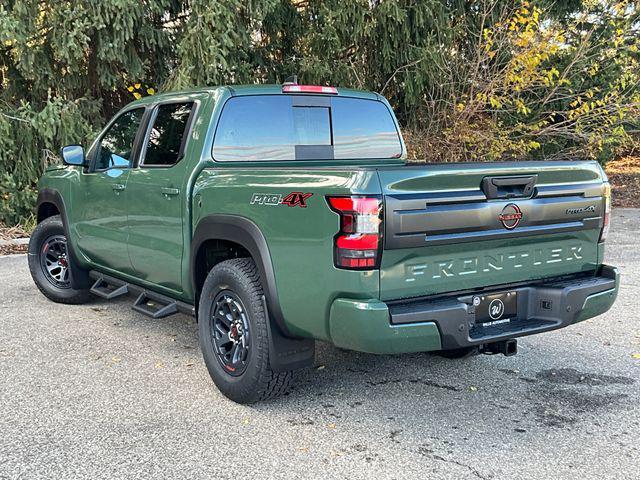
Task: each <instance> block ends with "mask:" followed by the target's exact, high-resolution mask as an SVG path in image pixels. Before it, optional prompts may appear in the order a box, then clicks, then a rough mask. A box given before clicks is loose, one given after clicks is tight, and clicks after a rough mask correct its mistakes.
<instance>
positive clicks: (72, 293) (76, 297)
mask: <svg viewBox="0 0 640 480" xmlns="http://www.w3.org/2000/svg"><path fill="white" fill-rule="evenodd" d="M51 237H63V238H64V239H65V240H66V232H65V229H64V225H63V224H62V219H61V218H60V215H55V216H53V217H49V218H47V219H45V220H43V221H42V222H40V223H39V224H38V226H37V227H36V228H35V230H34V231H33V233H32V234H31V239H30V240H29V255H28V258H29V271H30V272H31V278H33V281H34V282H35V284H36V286H37V287H38V289H39V290H40V291H41V292H42V293H43V294H44V296H45V297H47V298H48V299H49V300H53V301H54V302H57V303H66V304H71V305H77V304H81V303H86V302H88V301H89V299H90V298H91V295H90V293H89V290H77V289H74V288H71V287H70V286H69V287H66V288H60V287H59V286H56V285H54V284H53V283H51V281H49V280H48V279H47V274H45V272H44V270H43V268H42V264H41V261H40V260H41V256H42V255H43V248H44V244H45V242H46V241H47V239H49V238H51ZM66 261H67V262H71V258H70V257H69V256H68V255H67V257H66Z"/></svg>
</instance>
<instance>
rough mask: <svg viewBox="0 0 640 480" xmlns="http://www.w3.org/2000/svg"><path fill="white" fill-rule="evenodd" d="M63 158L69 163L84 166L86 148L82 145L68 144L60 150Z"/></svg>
mask: <svg viewBox="0 0 640 480" xmlns="http://www.w3.org/2000/svg"><path fill="white" fill-rule="evenodd" d="M60 153H61V155H62V160H63V161H64V163H66V164H67V165H77V166H80V167H83V166H84V164H85V158H84V148H82V147H81V146H80V145H67V146H66V147H62V150H61V151H60Z"/></svg>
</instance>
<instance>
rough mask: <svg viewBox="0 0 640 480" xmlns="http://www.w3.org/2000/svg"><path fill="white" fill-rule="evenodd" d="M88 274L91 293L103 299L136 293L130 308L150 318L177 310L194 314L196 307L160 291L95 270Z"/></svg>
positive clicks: (171, 313)
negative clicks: (91, 282)
mask: <svg viewBox="0 0 640 480" xmlns="http://www.w3.org/2000/svg"><path fill="white" fill-rule="evenodd" d="M89 276H90V277H91V278H93V279H95V283H94V284H93V286H92V287H91V290H90V292H91V293H93V294H94V295H96V296H98V297H101V298H104V299H105V300H113V299H114V298H118V297H121V296H123V295H137V298H136V300H135V302H134V303H133V306H132V307H131V308H133V310H135V311H136V312H139V313H142V314H144V315H147V316H149V317H151V318H164V317H168V316H169V315H173V314H175V313H178V312H180V313H184V314H186V315H191V316H192V317H195V315H196V309H195V307H194V306H193V305H190V304H188V303H185V302H181V301H179V300H175V299H173V298H171V297H168V296H166V295H162V294H161V293H157V292H152V291H150V290H147V289H146V288H144V287H141V286H139V285H135V284H133V283H127V282H125V281H123V280H120V279H118V278H114V277H111V276H109V275H105V274H103V273H100V272H96V271H95V270H92V271H91V272H89Z"/></svg>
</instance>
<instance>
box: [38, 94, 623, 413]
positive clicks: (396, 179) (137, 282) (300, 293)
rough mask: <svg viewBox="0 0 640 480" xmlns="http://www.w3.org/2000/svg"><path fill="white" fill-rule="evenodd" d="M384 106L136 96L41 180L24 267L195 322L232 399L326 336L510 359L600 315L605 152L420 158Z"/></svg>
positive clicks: (54, 292) (398, 349)
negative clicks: (568, 157) (525, 158)
mask: <svg viewBox="0 0 640 480" xmlns="http://www.w3.org/2000/svg"><path fill="white" fill-rule="evenodd" d="M406 156H407V152H406V147H405V144H404V142H403V140H402V136H401V134H400V130H399V128H398V122H397V121H396V119H395V117H394V115H393V112H392V110H391V108H390V106H389V104H388V102H387V101H386V100H385V99H384V98H383V97H382V96H380V95H378V94H376V93H371V92H365V91H356V90H350V89H343V88H339V89H338V88H334V87H324V86H310V85H298V84H297V83H285V84H284V85H267V86H233V87H216V88H203V89H196V90H190V91H184V92H174V93H167V94H162V95H156V96H151V97H146V98H143V99H141V100H138V101H136V102H133V103H131V104H130V105H127V106H126V107H125V108H124V109H122V110H121V111H120V112H119V113H118V114H117V115H116V116H115V117H114V118H113V119H112V120H111V121H110V122H109V123H108V125H107V126H106V128H105V129H104V130H103V131H102V132H101V133H100V135H99V136H98V138H97V139H96V140H95V141H94V143H93V144H92V145H91V147H90V148H89V149H88V150H87V152H86V153H85V151H84V149H83V148H82V147H81V146H78V145H71V146H67V147H64V148H63V149H62V158H63V160H64V162H63V164H61V165H57V166H52V167H49V168H48V169H47V171H46V173H45V174H44V176H43V177H42V179H41V181H40V185H39V197H38V203H37V218H38V226H37V228H36V229H35V231H34V233H33V235H32V237H31V243H30V245H29V266H30V271H31V274H32V276H33V279H34V281H35V283H36V285H37V286H38V288H39V289H40V290H41V291H42V293H44V295H46V296H47V297H48V298H50V299H51V300H53V301H56V302H61V303H82V302H85V301H88V300H89V298H91V295H92V294H93V295H97V296H99V297H102V298H104V299H107V300H109V299H113V298H117V297H120V296H123V295H133V298H135V301H134V304H133V308H134V309H135V310H136V311H138V312H140V313H142V314H145V315H148V316H150V317H153V318H156V319H157V318H162V317H165V316H168V315H171V314H175V313H178V312H182V313H186V314H189V315H194V316H195V317H196V318H197V319H198V324H199V338H200V345H201V349H202V353H203V356H204V361H205V363H206V366H207V368H208V370H209V373H210V375H211V377H212V379H213V381H214V382H215V384H216V385H217V387H218V388H219V389H220V391H222V393H224V394H225V395H226V396H227V397H229V398H231V399H232V400H235V401H237V402H242V403H248V402H255V401H258V400H261V399H266V398H269V397H272V396H276V395H279V394H282V393H285V392H286V391H287V390H288V388H289V386H290V383H291V378H292V372H293V371H295V370H296V369H300V368H304V367H307V366H310V365H311V364H312V362H313V357H314V345H315V343H314V342H315V340H323V341H327V342H331V343H332V344H334V345H336V346H337V347H339V348H342V349H349V350H357V351H361V352H369V353H377V354H399V353H406V352H425V351H438V352H440V354H441V355H443V356H446V357H449V358H460V357H464V356H467V355H472V354H475V353H488V354H496V353H502V354H505V355H513V354H515V353H516V351H517V344H516V338H517V337H521V336H524V335H531V334H534V333H539V332H545V331H549V330H554V329H558V328H562V327H566V326H568V325H571V324H574V323H577V322H580V321H582V320H585V319H587V318H590V317H593V316H595V315H599V314H601V313H603V312H606V311H607V310H608V309H609V308H610V307H611V305H612V304H613V302H614V301H615V298H616V295H617V292H618V285H619V276H618V272H617V270H616V269H615V268H614V267H611V266H607V265H603V255H604V240H605V237H606V235H607V230H608V226H609V215H610V208H611V207H610V205H611V203H610V193H611V192H610V187H609V184H608V182H607V179H606V176H605V174H604V172H603V170H602V168H601V167H600V166H599V165H598V164H597V163H596V162H590V161H574V162H508V163H506V162H505V163H502V162H495V163H465V164H453V163H442V164H422V165H411V164H409V165H407V164H406Z"/></svg>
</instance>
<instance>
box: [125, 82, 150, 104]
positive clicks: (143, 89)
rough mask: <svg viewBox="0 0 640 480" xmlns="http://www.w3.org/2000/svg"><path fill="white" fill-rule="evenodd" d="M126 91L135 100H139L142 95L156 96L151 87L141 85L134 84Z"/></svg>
mask: <svg viewBox="0 0 640 480" xmlns="http://www.w3.org/2000/svg"><path fill="white" fill-rule="evenodd" d="M127 90H128V91H129V92H130V93H132V94H133V97H134V98H135V99H136V100H139V99H141V98H142V97H143V96H144V94H145V93H146V94H147V95H155V94H156V90H155V88H153V87H150V86H149V85H144V86H143V85H142V84H141V83H135V84H133V85H130V86H128V87H127Z"/></svg>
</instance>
